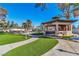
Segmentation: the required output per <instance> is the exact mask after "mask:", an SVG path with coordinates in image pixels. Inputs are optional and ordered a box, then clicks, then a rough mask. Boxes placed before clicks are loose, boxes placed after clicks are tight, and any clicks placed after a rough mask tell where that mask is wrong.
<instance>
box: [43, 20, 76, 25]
mask: <svg viewBox="0 0 79 59" xmlns="http://www.w3.org/2000/svg"><path fill="white" fill-rule="evenodd" d="M76 21H77V20H60V19H54V20H52V21H48V22H44V23H42V24H50V23H53V22H70V23H73V22H76Z"/></svg>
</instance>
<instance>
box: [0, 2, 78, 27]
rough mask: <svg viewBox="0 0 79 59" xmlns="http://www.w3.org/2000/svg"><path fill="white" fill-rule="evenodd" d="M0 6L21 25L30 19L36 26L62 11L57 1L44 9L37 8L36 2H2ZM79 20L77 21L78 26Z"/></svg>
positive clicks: (9, 18)
mask: <svg viewBox="0 0 79 59" xmlns="http://www.w3.org/2000/svg"><path fill="white" fill-rule="evenodd" d="M0 7H3V8H5V9H6V10H7V11H8V14H7V20H9V21H14V22H16V23H18V24H19V25H21V24H22V23H23V22H24V21H26V20H27V19H30V20H31V21H32V23H33V25H34V26H39V25H40V24H41V23H42V22H46V21H49V20H51V18H52V17H53V16H57V15H58V14H61V13H62V12H61V11H60V10H59V9H58V6H57V4H55V3H52V4H48V5H47V7H48V9H47V10H44V11H41V9H40V7H39V8H35V4H33V3H11V4H9V3H5V4H0ZM78 18H79V17H78ZM78 18H77V19H78ZM78 22H79V21H78ZM78 22H76V23H75V25H76V26H77V25H78Z"/></svg>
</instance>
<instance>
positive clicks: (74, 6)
mask: <svg viewBox="0 0 79 59" xmlns="http://www.w3.org/2000/svg"><path fill="white" fill-rule="evenodd" d="M47 5H48V4H45V3H36V4H35V6H36V7H41V10H42V9H43V10H45V9H47ZM57 5H58V9H59V10H61V11H62V13H63V14H60V15H58V16H60V17H65V18H66V19H70V18H71V15H72V14H73V16H74V17H77V16H79V3H57Z"/></svg>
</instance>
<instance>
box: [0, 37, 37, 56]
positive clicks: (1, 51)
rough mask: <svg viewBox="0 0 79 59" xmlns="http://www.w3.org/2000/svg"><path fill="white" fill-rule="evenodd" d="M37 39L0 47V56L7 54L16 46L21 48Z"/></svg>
mask: <svg viewBox="0 0 79 59" xmlns="http://www.w3.org/2000/svg"><path fill="white" fill-rule="evenodd" d="M37 39H38V38H31V39H28V40H25V41H20V42H16V43H12V44H7V45H0V55H2V54H4V53H6V52H8V51H9V50H12V49H14V48H16V47H18V46H22V45H25V44H28V43H31V42H32V41H35V40H37Z"/></svg>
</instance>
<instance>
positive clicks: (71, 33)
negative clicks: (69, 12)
mask: <svg viewBox="0 0 79 59" xmlns="http://www.w3.org/2000/svg"><path fill="white" fill-rule="evenodd" d="M70 26H71V27H70V28H71V34H72V24H70Z"/></svg>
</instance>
